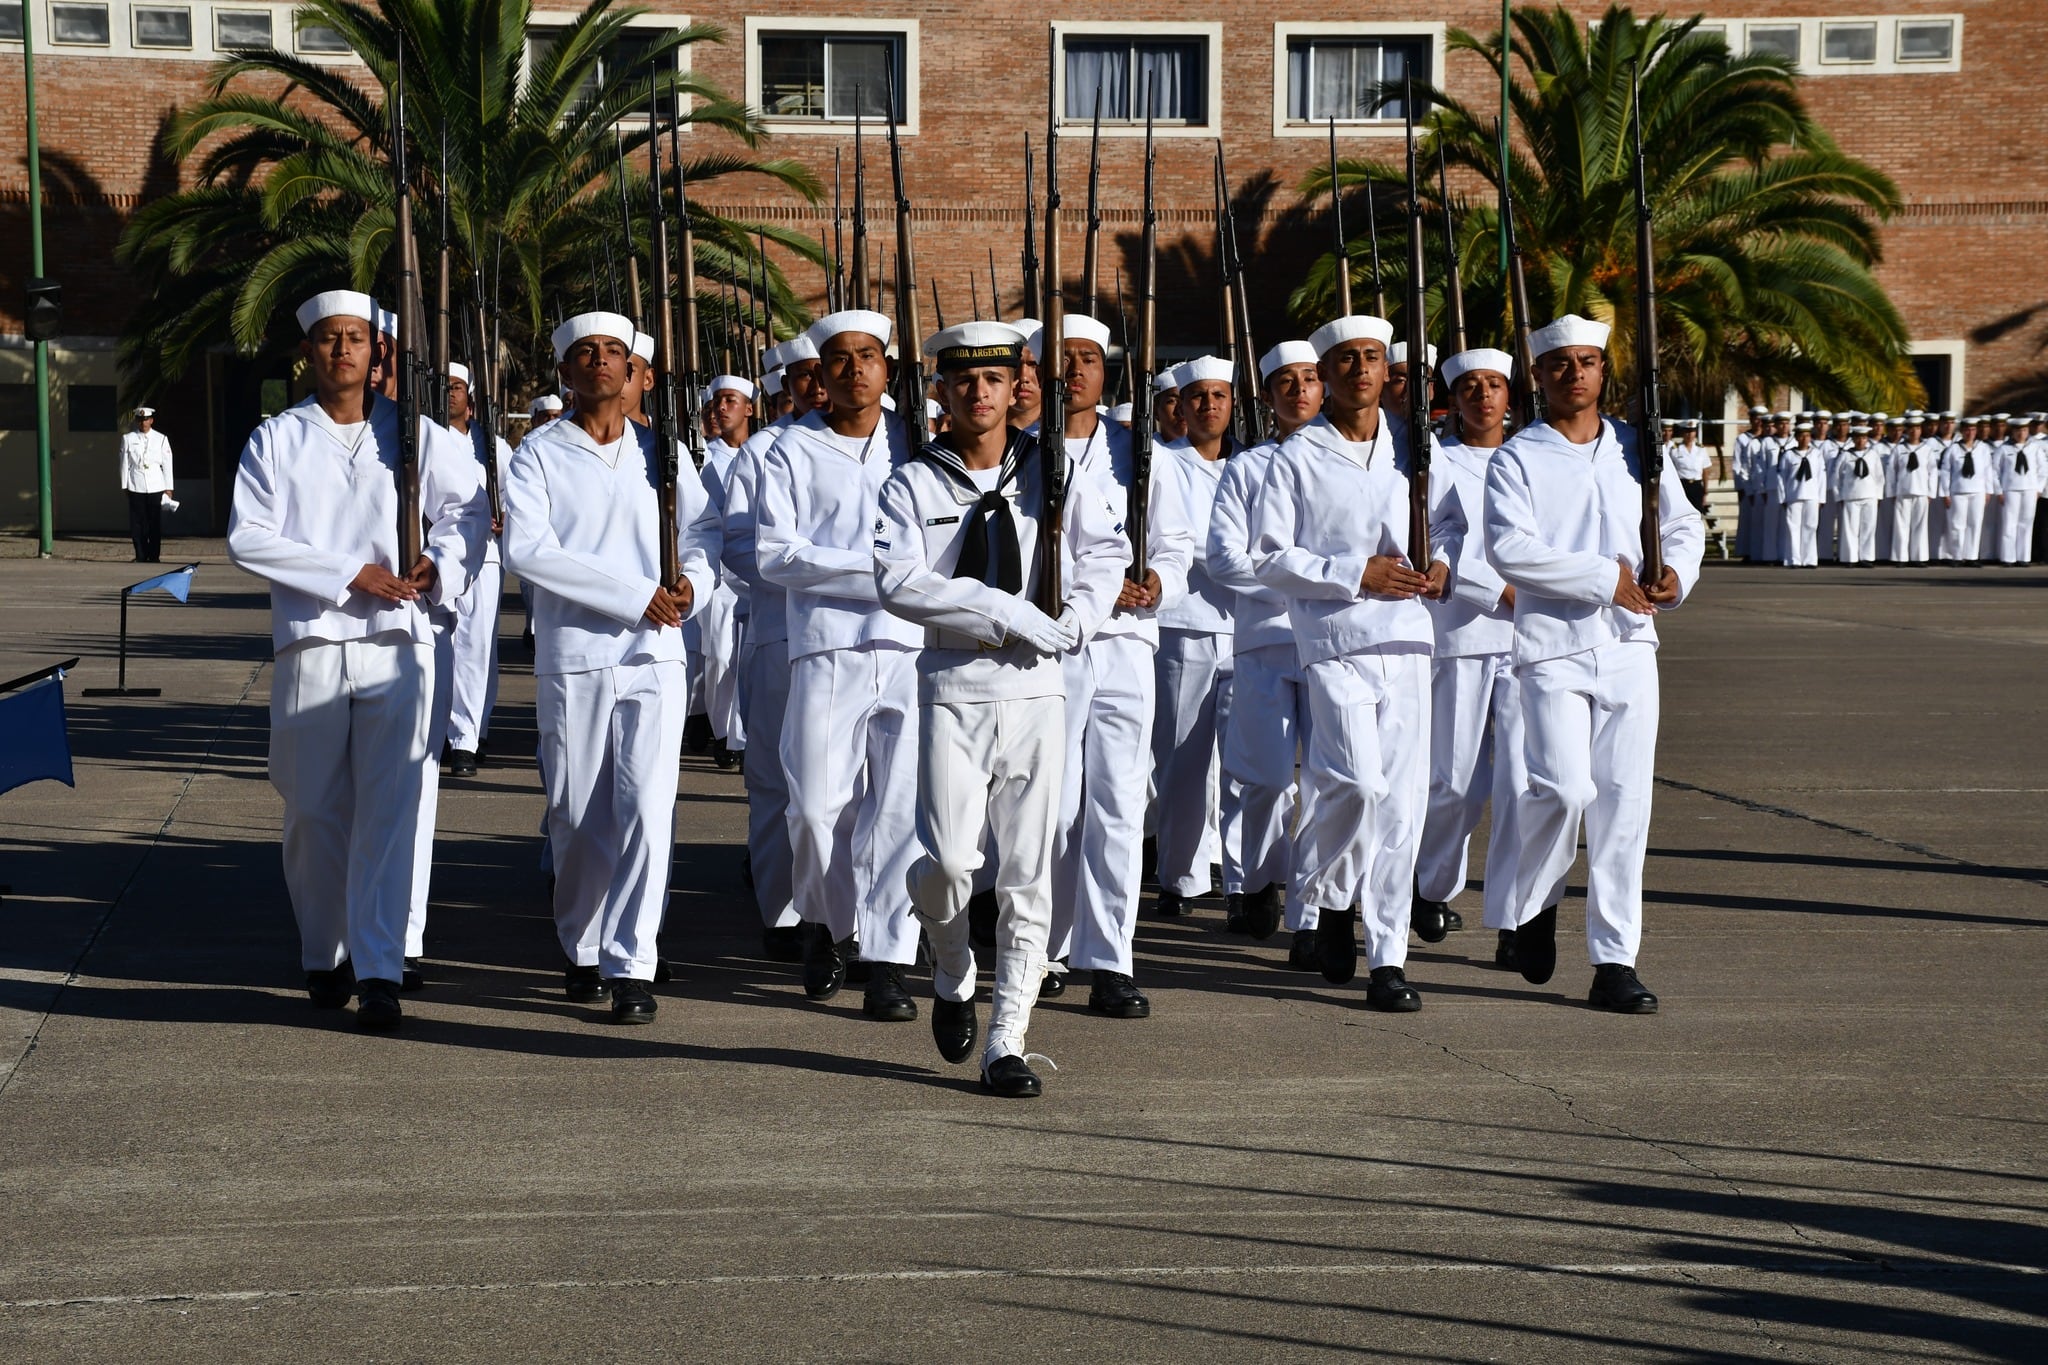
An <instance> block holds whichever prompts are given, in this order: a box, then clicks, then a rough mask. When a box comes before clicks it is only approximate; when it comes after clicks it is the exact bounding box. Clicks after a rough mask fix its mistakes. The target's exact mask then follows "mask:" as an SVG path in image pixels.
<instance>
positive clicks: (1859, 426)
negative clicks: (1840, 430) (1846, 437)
mask: <svg viewBox="0 0 2048 1365" xmlns="http://www.w3.org/2000/svg"><path fill="white" fill-rule="evenodd" d="M1849 434H1850V435H1851V436H1868V435H1869V434H1870V428H1869V427H1867V426H1864V425H1863V423H1861V422H1855V423H1852V424H1850V427H1849Z"/></svg>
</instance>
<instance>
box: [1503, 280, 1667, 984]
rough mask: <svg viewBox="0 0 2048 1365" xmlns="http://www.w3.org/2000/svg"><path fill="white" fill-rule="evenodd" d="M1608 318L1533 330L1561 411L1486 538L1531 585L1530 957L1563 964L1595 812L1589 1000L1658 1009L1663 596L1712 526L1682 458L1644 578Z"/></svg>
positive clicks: (1518, 941) (1527, 638) (1508, 461)
mask: <svg viewBox="0 0 2048 1365" xmlns="http://www.w3.org/2000/svg"><path fill="white" fill-rule="evenodd" d="M1608 331H1609V329H1608V326H1607V324H1606V323H1602V322H1591V321H1588V320H1587V319H1585V318H1581V317H1576V316H1571V315H1567V316H1565V317H1562V318H1559V319H1558V320H1557V321H1555V322H1553V323H1551V324H1549V325H1548V326H1546V327H1542V328H1539V329H1538V330H1537V331H1536V332H1534V333H1533V334H1532V335H1531V337H1530V351H1531V353H1532V354H1533V355H1534V356H1535V357H1536V378H1537V382H1538V383H1539V384H1540V385H1541V386H1542V389H1543V398H1544V404H1545V407H1546V410H1547V412H1548V414H1549V416H1548V419H1547V420H1546V421H1543V422H1539V423H1537V424H1536V425H1535V426H1532V427H1530V428H1528V429H1527V430H1525V431H1520V432H1517V433H1516V434H1515V436H1514V437H1513V438H1512V439H1511V440H1509V442H1508V443H1507V444H1506V445H1505V446H1503V447H1501V449H1500V451H1499V453H1497V454H1496V455H1495V456H1494V457H1493V463H1492V464H1491V465H1490V466H1489V468H1488V471H1487V476H1486V550H1487V558H1488V559H1489V560H1490V561H1491V562H1492V564H1493V566H1494V568H1495V570H1496V571H1497V572H1498V573H1499V574H1500V576H1501V577H1502V578H1504V579H1506V580H1507V582H1508V583H1509V584H1510V585H1511V586H1512V587H1513V588H1514V590H1515V644H1514V650H1515V678H1516V682H1517V683H1518V684H1519V686H1520V687H1521V690H1522V724H1523V727H1524V730H1523V739H1524V755H1525V757H1526V760H1527V763H1528V767H1529V785H1528V789H1527V791H1526V793H1525V794H1524V796H1523V798H1522V800H1521V802H1520V808H1519V809H1518V810H1517V812H1516V823H1517V825H1518V827H1519V830H1520V834H1521V840H1520V842H1521V851H1520V853H1519V855H1518V857H1517V862H1516V874H1515V904H1514V907H1513V912H1514V927H1515V966H1516V967H1517V969H1519V970H1520V972H1521V973H1522V976H1523V978H1524V979H1525V980H1528V981H1531V982H1535V983H1537V984H1541V983H1543V982H1545V981H1548V980H1549V979H1550V977H1551V974H1552V972H1553V971H1554V970H1555V969H1556V966H1557V937H1556V935H1557V907H1558V902H1559V901H1560V900H1561V899H1562V897H1563V895H1564V884H1565V873H1566V872H1567V871H1568V870H1570V868H1571V865H1572V862H1573V860H1574V859H1575V858H1576V857H1577V854H1578V844H1579V825H1580V821H1581V818H1582V817H1584V818H1585V831H1586V839H1587V860H1588V870H1587V876H1586V947H1587V951H1588V954H1589V956H1590V957H1591V959H1592V962H1593V988H1592V992H1591V994H1590V996H1589V999H1590V1000H1591V1001H1592V1003H1593V1004H1595V1005H1599V1006H1602V1007H1603V1008H1606V1009H1611V1010H1617V1011H1620V1012H1623V1013H1630V1014H1648V1013H1652V1012H1654V1011H1655V1010H1656V1008H1657V997H1656V996H1654V995H1652V994H1651V993H1650V992H1649V990H1648V989H1646V988H1645V987H1644V986H1643V984H1642V982H1641V980H1639V979H1638V978H1637V976H1636V971H1635V962H1636V954H1637V952H1638V950H1639V948H1640V946H1641V942H1642V928H1643V856H1644V852H1645V850H1646V849H1647V848H1648V844H1649V837H1650V794H1651V785H1652V782H1653V781H1654V776H1655V765H1656V748H1657V718H1658V687H1657V651H1656V646H1657V631H1656V625H1655V617H1656V614H1657V612H1658V611H1659V610H1664V609H1669V608H1672V607H1676V606H1677V605H1678V604H1679V602H1680V601H1682V600H1683V598H1684V597H1685V595H1686V594H1687V593H1688V592H1689V591H1690V590H1691V588H1692V585H1693V584H1694V583H1695V582H1696V581H1698V578H1699V571H1700V558H1701V555H1702V553H1703V551H1704V550H1705V546H1706V536H1705V532H1704V530H1703V528H1702V525H1701V521H1700V515H1699V513H1698V512H1695V511H1694V510H1693V508H1692V504H1691V503H1689V502H1687V501H1686V498H1685V493H1684V490H1683V489H1681V488H1680V487H1679V485H1678V474H1677V471H1676V470H1674V469H1672V468H1670V467H1669V466H1666V467H1665V469H1664V476H1663V480H1662V482H1661V483H1660V485H1659V488H1658V507H1659V515H1660V518H1661V541H1662V546H1663V558H1664V574H1663V577H1662V578H1661V579H1660V580H1659V581H1658V582H1657V583H1656V584H1654V585H1652V586H1651V587H1649V588H1644V587H1642V586H1641V585H1640V584H1639V583H1638V582H1637V581H1636V580H1637V573H1638V571H1639V568H1640V566H1641V564H1642V559H1643V552H1642V534H1641V527H1642V507H1643V491H1642V487H1641V483H1640V481H1639V478H1638V476H1637V474H1636V469H1637V468H1638V465H1637V461H1636V459H1635V455H1634V452H1633V451H1632V450H1631V449H1630V445H1631V442H1630V441H1629V440H1628V438H1627V436H1625V435H1624V434H1623V433H1622V431H1621V430H1619V429H1618V428H1616V427H1615V426H1614V424H1612V423H1610V422H1608V421H1606V420H1604V419H1603V418H1602V417H1601V416H1600V407H1599V403H1600V391H1601V388H1602V385H1603V384H1604V382H1605V380H1606V376H1607V357H1606V352H1605V349H1604V348H1605V347H1606V344H1607V337H1608Z"/></svg>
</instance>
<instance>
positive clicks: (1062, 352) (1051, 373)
mask: <svg viewBox="0 0 2048 1365" xmlns="http://www.w3.org/2000/svg"><path fill="white" fill-rule="evenodd" d="M1059 56H1060V45H1059V36H1058V35H1057V34H1056V33H1055V34H1049V35H1048V36H1047V39H1046V64H1045V277H1044V289H1045V292H1044V294H1043V295H1042V296H1041V298H1040V304H1039V319H1040V321H1041V322H1042V323H1043V325H1044V329H1043V330H1042V331H1040V332H1039V334H1038V338H1039V348H1038V387H1039V392H1040V393H1041V394H1043V395H1044V399H1043V402H1042V403H1041V404H1040V406H1039V410H1038V458H1039V461H1040V463H1041V467H1042V468H1043V471H1044V476H1045V513H1044V515H1043V516H1041V517H1040V518H1039V519H1038V609H1039V610H1040V611H1042V612H1044V613H1045V614H1046V615H1047V616H1050V617H1053V618H1054V619H1055V620H1057V619H1058V617H1059V614H1060V611H1061V609H1062V607H1063V606H1064V605H1065V603H1066V598H1067V594H1066V586H1065V583H1064V579H1065V574H1063V573H1062V572H1061V564H1060V523H1061V522H1063V521H1064V520H1065V519H1066V506H1067V368H1066V361H1067V347H1066V307H1065V304H1066V300H1065V297H1064V293H1063V291H1062V290H1061V288H1060V144H1059V128H1060V110H1059V103H1058V90H1059V81H1058V80H1057V76H1058V74H1059ZM1030 155H1031V154H1030V150H1029V148H1028V146H1027V148H1026V151H1025V161H1024V166H1025V175H1026V177H1027V181H1026V183H1027V188H1026V190H1025V192H1024V195H1025V202H1026V204H1027V209H1026V212H1025V217H1024V228H1025V234H1026V236H1025V246H1024V252H1025V256H1024V273H1025V278H1026V280H1027V281H1030V280H1033V279H1035V278H1036V276H1037V272H1038V261H1037V252H1036V251H1035V250H1033V248H1032V245H1031V238H1030V235H1029V234H1030V230H1031V216H1030V211H1029V208H1028V205H1029V202H1030V198H1031V191H1030V189H1029V188H1028V184H1029V180H1028V177H1029V176H1030V167H1031V160H1030ZM1026 288H1027V289H1028V288H1029V285H1028V284H1027V286H1026ZM1030 297H1031V295H1030V294H1029V293H1026V295H1025V298H1026V299H1027V300H1028V299H1029V298H1030ZM1025 307H1027V308H1028V307H1030V304H1029V303H1028V302H1027V303H1026V304H1025Z"/></svg>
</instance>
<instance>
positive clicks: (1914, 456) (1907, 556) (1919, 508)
mask: <svg viewBox="0 0 2048 1365" xmlns="http://www.w3.org/2000/svg"><path fill="white" fill-rule="evenodd" d="M1940 477H1941V442H1940V441H1939V440H1937V439H1935V438H1934V437H1932V436H1925V437H1922V438H1921V439H1920V440H1919V441H1917V442H1916V441H1900V442H1899V443H1898V444H1896V445H1894V446H1893V447H1892V457H1891V461H1890V469H1889V471H1888V473H1887V478H1888V480H1889V484H1890V488H1891V503H1892V546H1891V549H1892V562H1893V563H1895V564H1925V563H1926V562H1927V557H1928V534H1927V531H1928V524H1927V511H1928V503H1929V502H1930V501H1932V499H1933V497H1934V490H1935V488H1936V486H1937V484H1938V481H1939V479H1940Z"/></svg>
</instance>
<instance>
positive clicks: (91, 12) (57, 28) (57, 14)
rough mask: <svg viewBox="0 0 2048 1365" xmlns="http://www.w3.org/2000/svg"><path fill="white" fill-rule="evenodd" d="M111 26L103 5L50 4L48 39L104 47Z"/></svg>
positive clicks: (108, 37) (110, 32)
mask: <svg viewBox="0 0 2048 1365" xmlns="http://www.w3.org/2000/svg"><path fill="white" fill-rule="evenodd" d="M112 32H113V27H112V24H111V22H110V21H109V20H108V18H107V7H106V6H105V5H79V4H70V5H52V6H50V40H51V41H52V42H58V43H72V44H75V45H77V46H79V47H105V46H107V45H108V43H109V41H110V40H111V37H112Z"/></svg>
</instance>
